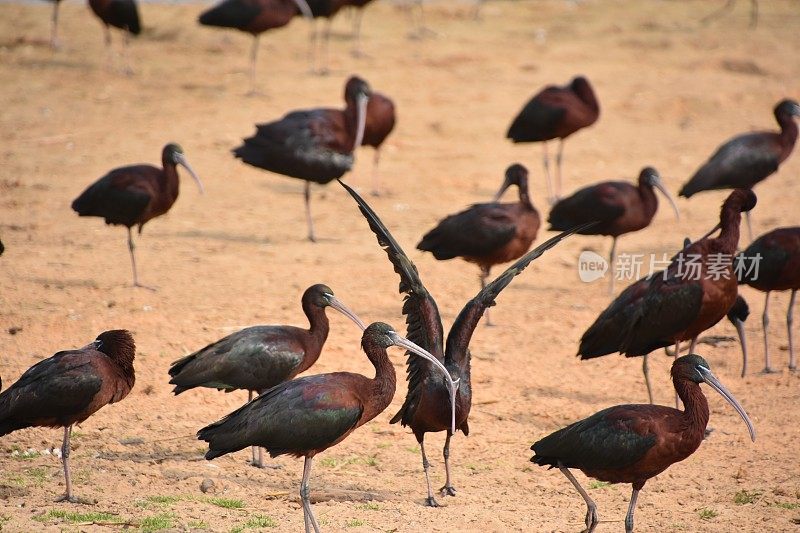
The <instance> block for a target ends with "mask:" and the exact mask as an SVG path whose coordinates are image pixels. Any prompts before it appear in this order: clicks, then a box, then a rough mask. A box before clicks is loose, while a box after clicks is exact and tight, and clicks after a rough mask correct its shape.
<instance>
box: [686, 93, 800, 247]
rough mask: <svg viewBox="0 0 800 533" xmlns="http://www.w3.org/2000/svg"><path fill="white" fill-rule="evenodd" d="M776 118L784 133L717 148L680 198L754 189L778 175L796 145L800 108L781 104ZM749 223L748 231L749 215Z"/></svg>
mask: <svg viewBox="0 0 800 533" xmlns="http://www.w3.org/2000/svg"><path fill="white" fill-rule="evenodd" d="M774 114H775V120H777V121H778V125H779V126H780V127H781V131H779V132H774V131H759V132H754V133H745V134H744V135H737V136H736V137H734V138H732V139H730V140H729V141H727V142H726V143H725V144H723V145H722V146H720V147H719V148H717V151H716V152H714V154H713V155H712V156H711V157H710V158H709V160H708V161H706V162H705V163H704V164H703V166H702V167H700V168H699V169H698V170H697V172H695V173H694V175H693V176H692V177H691V178H690V179H689V181H688V182H686V184H685V185H684V186H683V188H682V189H681V190H680V192H679V193H678V195H679V196H684V197H686V198H690V197H691V196H692V195H694V194H697V193H698V192H702V191H712V190H718V189H751V188H753V187H754V186H755V185H756V184H757V183H759V182H761V181H763V180H764V179H766V178H767V177H769V176H770V175H772V174H774V173H775V172H777V171H778V167H779V166H780V164H781V163H783V162H784V161H785V160H786V158H788V157H789V154H791V153H792V150H793V149H794V145H795V142H796V141H797V135H798V128H797V123H796V122H795V121H794V117H798V116H800V104H798V103H797V102H795V101H793V100H782V101H781V102H778V104H777V105H776V106H775V109H774ZM747 223H748V229H749V228H750V215H747ZM751 238H752V232H751Z"/></svg>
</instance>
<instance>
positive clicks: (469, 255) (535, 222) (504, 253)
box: [417, 164, 540, 324]
mask: <svg viewBox="0 0 800 533" xmlns="http://www.w3.org/2000/svg"><path fill="white" fill-rule="evenodd" d="M512 185H516V186H517V187H518V188H519V201H517V202H513V203H500V202H498V201H497V200H499V199H500V197H501V196H502V195H503V193H504V192H505V191H506V189H508V188H509V187H510V186H512ZM539 224H540V220H539V212H538V211H537V210H536V208H535V207H533V204H532V203H531V201H530V197H529V196H528V170H527V169H526V168H525V167H524V166H522V165H520V164H513V165H511V166H509V167H508V168H507V169H506V173H505V179H504V181H503V186H502V187H501V188H500V190H499V191H498V193H497V194H496V195H495V200H494V201H493V202H488V203H484V204H475V205H472V206H470V207H469V208H467V209H465V210H464V211H461V212H459V213H456V214H454V215H450V216H448V217H445V218H444V219H442V221H441V222H439V224H437V225H436V227H435V228H433V229H432V230H430V231H429V232H428V233H426V234H425V236H423V237H422V240H421V241H420V242H419V244H417V249H418V250H423V251H426V252H431V253H432V254H433V256H434V257H435V258H436V259H438V260H440V261H442V260H447V259H453V258H455V257H461V258H462V259H464V260H465V261H468V262H470V263H476V264H477V265H478V266H479V267H480V269H481V276H480V279H481V288H483V287H485V286H486V279H487V278H488V276H489V273H490V270H491V268H492V266H494V265H499V264H502V263H507V262H509V261H513V260H514V259H518V258H520V257H522V256H523V255H524V254H525V253H526V252H527V251H528V250H529V249H530V247H531V244H532V243H533V241H534V240H535V239H536V233H537V232H538V231H539ZM489 323H490V321H489V318H488V316H487V324H489Z"/></svg>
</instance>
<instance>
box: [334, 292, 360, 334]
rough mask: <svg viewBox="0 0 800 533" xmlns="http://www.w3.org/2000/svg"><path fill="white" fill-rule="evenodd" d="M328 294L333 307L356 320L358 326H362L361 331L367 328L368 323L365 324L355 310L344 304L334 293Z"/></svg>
mask: <svg viewBox="0 0 800 533" xmlns="http://www.w3.org/2000/svg"><path fill="white" fill-rule="evenodd" d="M327 296H328V303H330V306H331V307H333V308H334V309H336V310H337V311H339V312H340V313H342V314H343V315H344V316H346V317H347V318H349V319H350V320H352V321H353V322H355V323H356V326H358V327H359V328H361V331H364V330H365V329H367V326H366V324H364V322H363V321H362V320H361V319H360V318H358V315H357V314H355V313H354V312H353V311H351V310H350V308H349V307H347V306H346V305H344V304H343V303H342V302H341V301H340V300H338V299H337V298H336V297H335V296H334V295H332V294H328V295H327Z"/></svg>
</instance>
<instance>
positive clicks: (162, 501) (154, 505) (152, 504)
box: [134, 495, 182, 509]
mask: <svg viewBox="0 0 800 533" xmlns="http://www.w3.org/2000/svg"><path fill="white" fill-rule="evenodd" d="M181 499H182V498H181V497H180V496H158V495H156V496H148V497H146V498H145V499H143V500H137V501H136V503H134V505H135V506H136V507H141V508H143V509H158V508H162V507H167V506H169V505H173V504H175V503H177V502H179V501H181Z"/></svg>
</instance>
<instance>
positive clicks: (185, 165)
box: [178, 154, 206, 194]
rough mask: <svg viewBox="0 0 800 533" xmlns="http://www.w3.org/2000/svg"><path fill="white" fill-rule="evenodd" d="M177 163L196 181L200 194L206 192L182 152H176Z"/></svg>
mask: <svg viewBox="0 0 800 533" xmlns="http://www.w3.org/2000/svg"><path fill="white" fill-rule="evenodd" d="M178 164H179V165H180V166H182V167H183V168H185V169H186V170H187V171H188V172H189V174H191V175H192V177H193V178H194V181H196V182H197V188H198V189H200V194H203V193H204V192H206V191H205V189H204V188H203V182H202V181H200V177H199V176H198V175H197V173H196V172H195V171H194V170H193V169H192V167H191V166H190V165H189V162H188V161H187V160H186V157H185V156H184V155H183V154H178Z"/></svg>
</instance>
